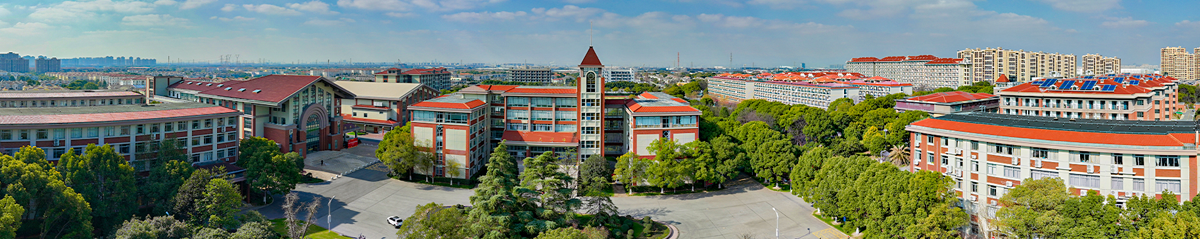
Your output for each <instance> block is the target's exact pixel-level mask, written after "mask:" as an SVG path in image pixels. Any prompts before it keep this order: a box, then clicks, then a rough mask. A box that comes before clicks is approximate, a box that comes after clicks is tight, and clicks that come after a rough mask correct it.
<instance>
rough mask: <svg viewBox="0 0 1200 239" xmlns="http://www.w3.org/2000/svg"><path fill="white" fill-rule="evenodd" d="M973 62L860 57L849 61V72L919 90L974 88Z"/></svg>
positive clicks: (925, 56) (916, 57) (932, 57)
mask: <svg viewBox="0 0 1200 239" xmlns="http://www.w3.org/2000/svg"><path fill="white" fill-rule="evenodd" d="M971 69H972V68H971V63H970V61H966V60H963V59H960V58H938V57H935V56H932V55H919V56H889V57H884V58H882V59H881V58H875V57H859V58H854V59H851V60H850V61H847V62H846V71H850V72H858V73H862V74H863V75H865V76H867V77H872V76H879V77H883V78H888V79H892V80H895V81H898V82H902V83H908V84H913V85H916V86H918V87H926V88H929V89H936V88H941V87H950V88H958V87H959V86H964V85H971V82H973V81H971Z"/></svg>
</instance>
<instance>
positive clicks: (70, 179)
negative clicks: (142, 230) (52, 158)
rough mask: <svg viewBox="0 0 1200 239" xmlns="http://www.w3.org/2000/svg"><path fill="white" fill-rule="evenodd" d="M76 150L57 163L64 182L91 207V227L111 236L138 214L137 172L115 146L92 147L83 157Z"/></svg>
mask: <svg viewBox="0 0 1200 239" xmlns="http://www.w3.org/2000/svg"><path fill="white" fill-rule="evenodd" d="M73 151H74V150H67V153H66V154H64V155H63V156H62V158H61V159H59V161H58V168H59V171H60V173H61V174H62V175H63V179H64V180H63V181H64V183H66V184H67V185H69V186H70V187H71V188H73V189H75V191H76V192H79V194H81V195H83V198H84V200H86V201H87V202H88V205H91V206H92V225H93V227H94V228H95V229H97V230H98V231H99V232H100V234H101V235H109V234H112V233H113V232H114V231H116V229H117V228H118V227H120V226H121V222H123V221H125V220H127V219H129V218H131V217H133V213H134V212H136V211H137V208H138V204H137V181H136V179H134V177H135V174H134V173H135V172H134V170H133V167H130V166H129V164H128V162H127V161H126V160H125V157H124V156H121V155H120V154H117V152H116V151H114V150H113V148H112V146H110V145H104V146H96V145H95V144H89V145H88V146H87V148H86V149H85V150H84V152H86V153H84V154H83V155H81V156H77V155H75V153H74V152H73Z"/></svg>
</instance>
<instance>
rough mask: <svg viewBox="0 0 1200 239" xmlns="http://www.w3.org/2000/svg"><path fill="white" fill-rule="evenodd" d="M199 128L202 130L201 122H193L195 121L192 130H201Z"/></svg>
mask: <svg viewBox="0 0 1200 239" xmlns="http://www.w3.org/2000/svg"><path fill="white" fill-rule="evenodd" d="M199 128H200V121H199V120H193V121H192V129H199Z"/></svg>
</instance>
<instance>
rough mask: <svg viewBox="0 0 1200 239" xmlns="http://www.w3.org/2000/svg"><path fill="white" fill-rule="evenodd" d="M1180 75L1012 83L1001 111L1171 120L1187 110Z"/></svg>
mask: <svg viewBox="0 0 1200 239" xmlns="http://www.w3.org/2000/svg"><path fill="white" fill-rule="evenodd" d="M1176 81H1177V80H1176V79H1175V78H1174V77H1170V76H1163V75H1138V74H1120V75H1118V74H1108V75H1103V76H1083V77H1076V78H1068V79H1057V78H1050V79H1039V80H1037V81H1033V82H1027V83H1022V84H1019V85H1017V86H1013V87H1009V88H1006V89H1004V90H1001V91H1000V92H997V93H996V94H997V95H999V96H1000V112H1001V113H1003V114H1009V115H1029V116H1045V117H1056V118H1071V119H1079V118H1082V119H1116V120H1171V119H1175V118H1176V117H1172V115H1173V114H1174V113H1175V112H1176V111H1182V110H1183V106H1182V105H1181V104H1179V102H1178V98H1177V97H1178V91H1179V86H1178V85H1176Z"/></svg>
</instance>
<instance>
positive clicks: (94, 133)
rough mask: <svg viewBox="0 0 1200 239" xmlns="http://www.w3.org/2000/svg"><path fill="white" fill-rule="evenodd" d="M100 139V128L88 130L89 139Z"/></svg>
mask: <svg viewBox="0 0 1200 239" xmlns="http://www.w3.org/2000/svg"><path fill="white" fill-rule="evenodd" d="M98 137H100V127H91V128H88V138H98Z"/></svg>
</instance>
